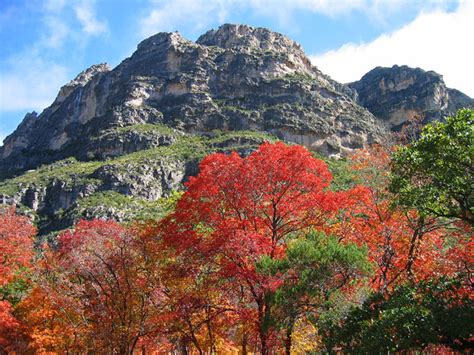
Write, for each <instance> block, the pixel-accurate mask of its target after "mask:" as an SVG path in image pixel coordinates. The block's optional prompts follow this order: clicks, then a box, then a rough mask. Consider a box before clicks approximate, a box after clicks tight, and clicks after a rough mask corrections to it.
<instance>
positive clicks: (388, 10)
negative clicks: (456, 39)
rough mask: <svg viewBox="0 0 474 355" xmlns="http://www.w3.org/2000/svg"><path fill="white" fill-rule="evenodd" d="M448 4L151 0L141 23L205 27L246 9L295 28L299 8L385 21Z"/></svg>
mask: <svg viewBox="0 0 474 355" xmlns="http://www.w3.org/2000/svg"><path fill="white" fill-rule="evenodd" d="M445 5H446V4H445V3H442V2H440V1H439V0H424V1H419V0H174V1H168V0H150V6H149V11H147V14H146V15H145V16H144V17H142V18H140V19H139V25H140V27H141V34H142V35H143V36H149V35H152V34H154V33H157V32H160V31H174V30H176V29H177V28H178V27H179V28H182V27H183V24H189V25H190V26H191V27H192V28H193V29H194V30H202V29H207V28H209V27H210V26H212V25H213V24H215V23H220V24H221V23H223V22H225V21H228V20H229V18H232V15H233V14H234V13H237V12H239V11H241V10H247V11H249V13H251V14H255V15H260V16H264V17H268V18H270V19H272V20H274V21H277V22H278V24H279V25H280V26H283V27H285V28H288V30H294V28H295V27H297V26H298V18H297V14H296V12H298V11H304V12H311V13H315V14H323V15H326V16H331V17H335V16H344V15H347V14H349V13H351V12H354V11H358V12H361V13H365V14H366V15H367V18H368V20H371V21H376V22H380V23H384V22H385V20H386V19H387V18H388V17H389V16H391V15H392V14H393V13H396V12H398V11H403V10H406V9H407V8H408V7H411V8H415V9H422V8H432V7H443V6H445Z"/></svg>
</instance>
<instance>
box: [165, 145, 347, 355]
mask: <svg viewBox="0 0 474 355" xmlns="http://www.w3.org/2000/svg"><path fill="white" fill-rule="evenodd" d="M330 181H331V174H330V173H329V171H328V169H327V166H326V164H325V163H324V162H322V161H321V160H318V159H315V158H314V157H312V155H311V153H310V152H309V151H308V150H306V149H305V148H303V147H301V146H286V145H284V144H283V143H276V144H269V143H265V144H263V145H262V146H260V148H259V149H258V150H257V151H256V152H253V153H252V154H250V155H249V156H248V157H246V158H241V157H240V156H239V155H238V154H237V153H232V154H230V155H224V154H212V155H210V156H208V157H206V158H205V159H204V160H203V161H202V162H201V165H200V173H199V175H198V176H197V177H194V178H191V179H190V181H189V182H188V183H187V188H188V190H187V191H186V192H185V193H184V195H183V196H182V198H181V199H180V200H179V201H178V204H177V209H176V211H175V212H174V213H173V214H171V215H170V216H169V217H168V218H166V219H165V220H164V221H163V223H162V224H161V228H162V237H163V239H164V240H165V242H167V243H168V245H170V246H172V247H173V248H175V249H176V251H177V253H178V255H179V254H180V253H185V252H187V253H192V254H193V255H194V256H195V257H198V256H199V257H200V258H201V257H202V258H204V259H206V260H214V262H215V263H216V265H217V269H218V272H219V274H220V276H221V277H222V278H223V279H224V280H227V281H228V282H227V285H226V287H227V293H228V294H229V297H231V298H233V299H237V300H239V302H238V305H239V306H238V307H237V308H238V309H237V310H236V311H237V312H238V313H239V314H240V315H241V316H242V323H243V324H247V322H249V321H252V322H251V323H253V324H252V325H251V326H250V327H247V328H250V329H249V330H248V331H251V330H255V331H256V332H257V334H258V343H259V351H260V352H262V353H263V354H267V353H268V352H269V351H270V349H271V348H272V346H273V345H274V344H275V342H276V341H277V337H276V334H275V330H274V329H273V328H272V327H269V326H268V324H267V321H266V320H267V319H268V318H269V316H270V314H271V307H272V305H271V303H269V300H270V297H269V296H270V295H271V294H272V293H273V292H275V290H276V289H277V288H278V287H279V286H280V285H281V284H282V280H281V278H279V277H278V276H275V275H266V274H262V273H260V272H258V270H257V267H256V265H257V263H258V262H259V261H260V259H261V258H262V257H264V256H265V257H268V258H270V259H279V258H283V257H284V255H285V250H286V238H287V237H288V236H289V235H290V234H292V233H295V232H300V231H304V230H306V229H308V228H310V227H311V228H314V227H318V226H319V227H321V226H322V225H323V224H325V223H326V222H327V220H328V219H329V218H330V217H331V216H334V215H335V213H336V212H337V211H338V210H339V208H341V206H343V205H344V203H346V201H347V199H346V193H344V192H338V193H336V192H331V191H328V190H327V187H328V186H329V184H330ZM248 335H249V334H248V332H247V330H244V331H243V334H242V348H243V349H244V350H245V349H246V347H247V345H248V344H247V340H248V339H249V338H251V337H249V336H248Z"/></svg>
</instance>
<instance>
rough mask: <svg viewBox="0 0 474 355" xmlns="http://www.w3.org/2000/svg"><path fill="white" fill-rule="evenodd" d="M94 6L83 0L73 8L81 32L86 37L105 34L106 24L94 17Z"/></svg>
mask: <svg viewBox="0 0 474 355" xmlns="http://www.w3.org/2000/svg"><path fill="white" fill-rule="evenodd" d="M93 5H94V4H93V3H92V2H91V1H87V0H84V1H82V2H80V3H79V4H78V5H76V6H75V7H74V12H75V14H76V17H77V19H78V21H79V22H80V23H81V26H82V31H83V32H84V33H86V34H88V35H98V34H101V33H105V32H107V24H106V23H105V22H103V21H99V20H98V19H97V17H96V13H95V9H94V6H93Z"/></svg>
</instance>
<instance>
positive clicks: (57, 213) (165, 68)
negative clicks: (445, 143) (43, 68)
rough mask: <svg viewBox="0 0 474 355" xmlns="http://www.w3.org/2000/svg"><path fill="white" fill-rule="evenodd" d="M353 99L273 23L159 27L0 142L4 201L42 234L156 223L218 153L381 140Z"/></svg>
mask: <svg viewBox="0 0 474 355" xmlns="http://www.w3.org/2000/svg"><path fill="white" fill-rule="evenodd" d="M354 97H355V92H354V91H353V90H351V89H350V88H348V87H347V86H345V85H342V84H340V83H337V82H335V81H333V80H332V79H330V78H329V77H328V76H326V75H324V74H323V73H321V72H320V71H319V70H318V69H317V68H316V67H314V66H312V65H311V63H310V61H309V60H308V58H307V57H306V56H305V54H304V52H303V50H302V49H301V47H300V46H299V45H298V44H297V43H295V42H293V41H292V40H290V39H288V38H287V37H285V36H283V35H281V34H278V33H274V32H271V31H269V30H267V29H263V28H252V27H248V26H240V25H224V26H221V27H220V28H219V29H217V30H211V31H209V32H207V33H205V34H204V35H202V36H201V37H200V38H199V39H198V40H197V41H196V43H193V42H191V41H189V40H186V39H185V38H183V37H181V36H180V35H179V34H178V33H159V34H156V35H154V36H152V37H150V38H148V39H146V40H144V41H143V42H141V43H140V44H139V45H138V47H137V50H136V51H135V52H134V53H133V55H132V56H131V57H130V58H127V59H125V60H124V61H123V62H122V63H121V64H119V65H118V66H117V67H116V68H114V69H111V68H110V67H108V66H107V65H106V64H99V65H94V66H92V67H91V68H88V69H87V70H85V71H84V72H82V73H80V74H79V75H78V76H77V77H76V78H75V79H74V80H73V81H71V82H70V83H68V84H66V85H65V86H63V87H62V88H61V90H60V91H59V93H58V96H57V98H56V100H55V101H54V102H53V103H52V104H51V106H49V107H48V108H46V109H45V110H44V111H43V112H42V113H41V114H40V115H37V114H36V113H31V114H28V115H26V117H25V119H24V120H23V122H22V123H21V124H20V126H19V127H18V128H17V130H16V131H15V132H14V133H13V134H11V135H10V136H8V137H7V138H6V139H5V141H4V146H3V147H2V148H0V157H1V160H0V171H1V172H2V174H3V176H4V179H3V181H2V182H0V203H8V204H12V203H15V204H17V205H19V206H20V208H21V209H23V210H24V211H25V213H29V214H31V215H33V216H35V218H36V221H37V224H38V226H39V228H40V233H41V234H45V233H50V232H53V231H57V230H61V229H63V228H66V227H68V226H70V225H71V224H72V223H74V221H76V220H77V219H78V218H81V217H86V218H90V217H94V216H95V217H105V218H116V219H118V220H120V221H125V220H127V219H131V218H135V217H138V218H147V217H150V214H153V215H154V216H155V218H156V216H158V215H159V214H160V213H162V212H163V210H164V209H165V207H163V206H166V205H167V201H166V197H168V196H170V195H172V193H173V191H174V190H179V189H181V188H182V186H183V182H184V181H185V180H186V179H187V177H188V176H189V175H192V174H195V173H196V172H197V164H198V162H199V160H200V159H201V158H202V157H203V156H204V155H205V154H208V153H210V152H215V151H223V152H228V151H230V150H237V151H239V152H240V153H241V154H248V152H249V151H251V150H252V149H255V147H257V146H258V145H259V144H261V143H262V142H264V141H268V140H274V139H277V138H279V139H284V140H287V141H290V142H296V143H300V144H304V145H306V146H307V147H309V148H310V149H313V150H315V151H317V152H320V153H322V154H325V155H329V156H340V155H344V154H346V153H347V152H350V151H352V150H353V149H355V148H360V147H364V146H366V145H367V144H368V143H372V142H374V141H376V140H378V139H380V137H381V136H382V135H383V133H384V131H383V129H381V128H380V127H379V126H378V124H377V122H376V118H375V117H374V116H373V115H372V114H370V113H369V112H368V111H367V110H366V109H364V108H362V107H360V106H359V105H358V104H357V103H356V102H355V101H354ZM32 169H33V170H32ZM15 175H16V177H13V178H12V176H15ZM6 177H10V178H8V179H5V178H6ZM145 212H146V213H145Z"/></svg>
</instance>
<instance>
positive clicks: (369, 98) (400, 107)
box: [348, 65, 474, 130]
mask: <svg viewBox="0 0 474 355" xmlns="http://www.w3.org/2000/svg"><path fill="white" fill-rule="evenodd" d="M348 85H349V87H351V88H352V89H354V90H356V91H357V96H358V98H357V101H358V103H359V104H360V105H362V106H364V107H365V108H367V109H368V110H369V111H370V112H372V113H373V114H374V115H375V116H376V117H377V118H379V119H381V120H382V121H383V122H385V123H386V124H387V126H388V127H389V128H390V129H393V130H399V129H400V128H401V126H402V125H403V123H404V122H405V121H406V120H407V119H408V118H412V117H414V116H415V115H416V116H420V117H421V118H422V120H423V123H428V122H430V121H433V120H440V119H443V118H444V117H446V116H448V115H453V114H454V113H455V112H456V111H457V110H458V109H460V108H462V107H474V99H471V98H470V97H468V96H467V95H465V94H463V93H462V92H460V91H458V90H456V89H450V88H448V87H446V84H445V83H444V80H443V77H442V76H441V75H440V74H438V73H435V72H434V71H424V70H423V69H420V68H410V67H408V66H406V65H404V66H397V65H394V66H393V67H391V68H382V67H377V68H375V69H372V70H371V71H369V72H368V73H367V74H365V75H364V76H363V77H362V78H361V79H360V80H359V81H356V82H353V83H350V84H348Z"/></svg>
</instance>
